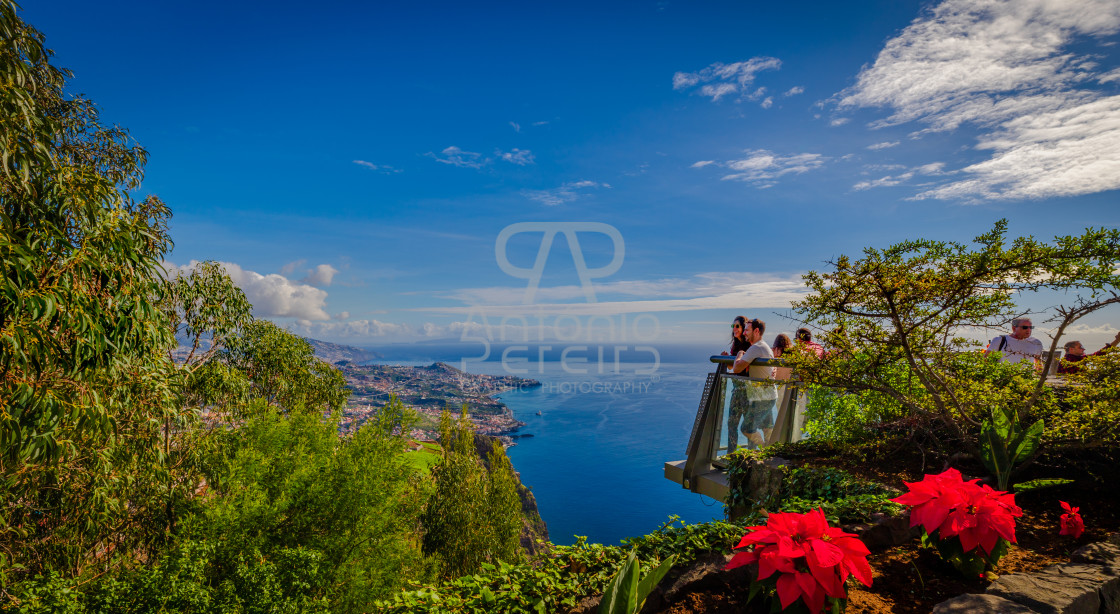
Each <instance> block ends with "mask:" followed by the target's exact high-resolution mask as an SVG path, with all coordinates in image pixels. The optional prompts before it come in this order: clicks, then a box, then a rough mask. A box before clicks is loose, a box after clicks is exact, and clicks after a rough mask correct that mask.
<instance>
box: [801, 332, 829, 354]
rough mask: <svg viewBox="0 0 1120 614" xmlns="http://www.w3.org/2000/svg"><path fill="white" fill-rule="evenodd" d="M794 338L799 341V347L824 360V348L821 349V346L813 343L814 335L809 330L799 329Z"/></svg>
mask: <svg viewBox="0 0 1120 614" xmlns="http://www.w3.org/2000/svg"><path fill="white" fill-rule="evenodd" d="M794 337H795V338H796V339H797V345H799V346H802V347H804V348H805V349H807V350H809V351H810V352H812V353H814V354H816V355H817V358H824V348H823V347H821V344H819V343H817V342H816V341H813V333H812V332H810V331H809V329H808V328H799V329H797V332H796V333H794Z"/></svg>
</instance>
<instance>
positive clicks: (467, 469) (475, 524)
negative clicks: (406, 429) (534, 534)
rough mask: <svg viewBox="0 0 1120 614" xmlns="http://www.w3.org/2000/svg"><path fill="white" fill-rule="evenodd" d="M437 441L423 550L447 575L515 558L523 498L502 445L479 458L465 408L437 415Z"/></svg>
mask: <svg viewBox="0 0 1120 614" xmlns="http://www.w3.org/2000/svg"><path fill="white" fill-rule="evenodd" d="M440 444H441V445H442V446H443V458H442V460H441V461H440V463H439V465H437V466H436V468H435V469H434V471H433V475H434V477H435V485H434V486H435V487H434V491H433V493H432V496H431V497H430V498H429V500H428V506H427V508H426V509H425V510H424V515H423V517H422V524H423V527H424V540H423V549H424V553H425V554H428V555H430V556H433V557H435V558H436V559H438V560H439V562H440V567H441V569H440V573H441V574H442V575H443V576H444V577H445V578H457V577H460V576H463V575H468V574H473V573H477V572H478V571H479V570H480V569H481V568H482V564H483V563H497V562H498V561H505V562H507V563H508V562H515V561H518V560H519V559H520V558H521V557H522V554H521V544H520V534H521V499H520V496H519V495H518V493H517V484H518V479H517V477H516V476H515V475H514V472H513V466H512V464H511V463H510V461H509V457H507V456H506V453H505V449H504V448H502V446H501V445H495V446H494V448H493V449H492V450H491V452H490V455H489V458H488V459H487V461H488V463H486V464H484V463H483V462H482V459H481V458H479V455H478V452H477V451H476V450H475V444H474V426H473V425H472V424H471V421H470V419H469V418H468V417H467V413H466V408H465V407H464V408H463V412H462V413H461V414H460V415H459V418H458V419H454V418H452V417H451V413H450V412H448V411H446V410H445V411H444V412H443V414H442V415H441V416H440ZM487 465H489V470H487Z"/></svg>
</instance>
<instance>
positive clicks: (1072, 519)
mask: <svg viewBox="0 0 1120 614" xmlns="http://www.w3.org/2000/svg"><path fill="white" fill-rule="evenodd" d="M1058 503H1061V504H1062V509H1064V510H1065V511H1066V513H1065V514H1062V519H1061V520H1062V530H1061V531H1060V532H1059V533H1058V535H1071V536H1073V538H1074V539H1077V538H1078V537H1081V534H1082V533H1083V532H1085V522H1084V521H1083V520H1081V514H1079V513H1078V512H1079V511H1081V508H1080V507H1072V506H1071V505H1070V504H1068V503H1066V502H1065V501H1059V502H1058Z"/></svg>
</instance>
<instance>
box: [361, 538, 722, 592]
mask: <svg viewBox="0 0 1120 614" xmlns="http://www.w3.org/2000/svg"><path fill="white" fill-rule="evenodd" d="M677 523H679V525H680V526H675V525H676V524H677ZM742 536H743V525H741V524H734V523H729V522H709V523H704V524H696V525H685V524H684V523H680V522H679V519H678V518H677V517H672V518H670V520H669V522H667V523H666V524H665V525H663V526H662V527H660V528H659V529H657V530H656V531H654V532H653V533H651V534H649V535H646V536H642V537H634V538H628V539H625V540H623V542H622V543H623V545H622V546H604V545H603V544H589V543H587V538H585V537H578V538H577V542H576V544H574V545H572V546H552V548H551V550H550V551H549V552H548V553H547V554H544V555H541V556H538V557H536V558H535V559H534V560H532V561H530V562H527V563H520V564H510V563H503V562H499V563H497V564H490V563H483V564H482V565H481V566H480V570H479V571H478V573H474V574H470V575H465V576H462V577H460V578H457V579H455V580H449V581H445V582H443V583H441V584H437V585H423V584H416V585H413V587H412V588H411V589H409V590H405V591H401V592H399V593H397V594H395V595H393V596H392V597H391V598H389V599H385V600H383V601H380V602H378V603H376V604H375V607H374V610H373V611H374V612H379V613H381V614H423V613H432V614H436V613H440V614H443V613H447V612H462V613H478V614H484V613H485V614H489V613H490V612H503V613H505V612H511V613H526V614H528V613H544V612H556V611H558V610H561V609H564V608H573V607H575V606H576V605H577V604H579V603H580V601H582V600H583V599H584V598H585V597H589V596H592V595H596V594H599V593H602V592H603V590H604V588H606V586H607V584H608V583H609V582H610V581H611V578H612V577H614V576H615V575H616V574H617V573H618V571H619V569H620V568H621V567H622V565H623V563H624V562H625V561H626V557H627V555H628V554H629V553H630V552H631V551H636V552H637V556H638V557H639V558H640V560H641V561H642V562H643V563H642V569H641V573H642V574H647V573H649V572H650V570H652V569H653V568H655V567H657V566H658V565H660V563H661V561H663V560H665V559H666V558H668V556H671V555H673V554H677V555H678V557H677V567H683V566H684V565H687V564H689V563H691V562H693V561H695V560H696V559H697V558H699V557H700V556H702V555H703V554H705V553H708V552H716V553H720V554H727V553H729V552H731V548H732V547H733V546H734V545H735V544H736V543H738V541H739V539H740V538H742Z"/></svg>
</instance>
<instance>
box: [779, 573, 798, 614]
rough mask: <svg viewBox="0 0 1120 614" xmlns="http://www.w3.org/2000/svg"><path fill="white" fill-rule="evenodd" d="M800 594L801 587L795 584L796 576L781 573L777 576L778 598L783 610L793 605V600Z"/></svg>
mask: <svg viewBox="0 0 1120 614" xmlns="http://www.w3.org/2000/svg"><path fill="white" fill-rule="evenodd" d="M800 596H801V587H800V586H799V585H798V584H797V576H796V575H795V574H783V575H781V576H778V599H779V600H780V601H781V602H782V609H783V610H785V609H786V608H788V607H789V606H791V605H793V602H794V601H797V598H798V597H800Z"/></svg>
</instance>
